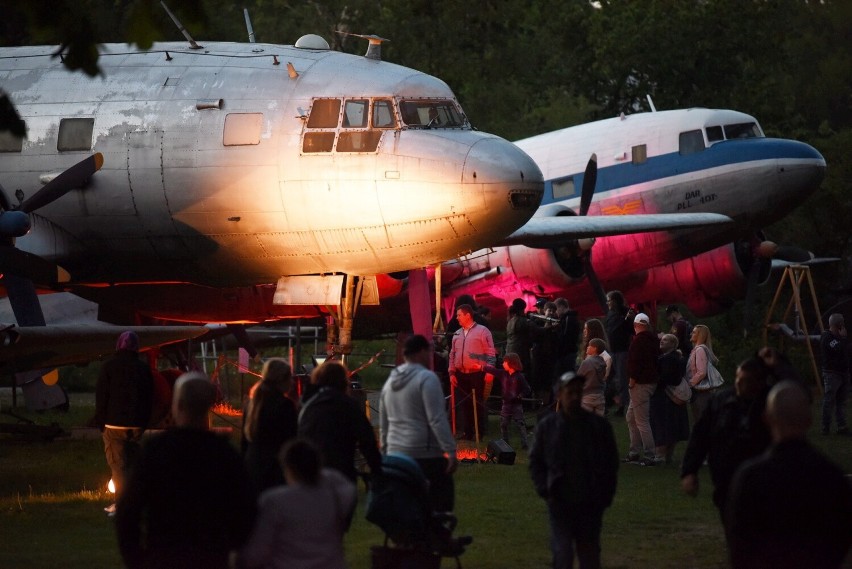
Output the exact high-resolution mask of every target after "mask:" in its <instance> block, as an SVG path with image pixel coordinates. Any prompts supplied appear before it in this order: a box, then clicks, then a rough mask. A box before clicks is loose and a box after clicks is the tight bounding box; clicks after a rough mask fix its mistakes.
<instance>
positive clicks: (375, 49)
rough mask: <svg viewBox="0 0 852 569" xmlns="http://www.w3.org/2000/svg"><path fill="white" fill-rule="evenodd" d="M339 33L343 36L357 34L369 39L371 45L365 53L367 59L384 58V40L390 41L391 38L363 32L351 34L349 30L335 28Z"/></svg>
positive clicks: (379, 59)
mask: <svg viewBox="0 0 852 569" xmlns="http://www.w3.org/2000/svg"><path fill="white" fill-rule="evenodd" d="M335 32H337V33H338V34H340V35H342V36H355V37H356V38H361V39H365V40H368V41H369V42H370V45H368V46H367V53H365V54H364V57H366V58H367V59H375V60H376V61H381V60H382V42H383V41H390V40H389V39H385V38H380V37H379V36H377V35H373V34H371V35H369V36H367V35H363V34H350V33H349V32H341V31H340V30H335Z"/></svg>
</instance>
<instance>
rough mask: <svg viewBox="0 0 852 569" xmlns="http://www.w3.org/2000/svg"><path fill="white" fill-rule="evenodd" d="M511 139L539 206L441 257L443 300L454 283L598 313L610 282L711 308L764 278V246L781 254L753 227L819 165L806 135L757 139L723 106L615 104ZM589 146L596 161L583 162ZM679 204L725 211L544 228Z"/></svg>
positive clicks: (646, 299)
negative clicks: (685, 221)
mask: <svg viewBox="0 0 852 569" xmlns="http://www.w3.org/2000/svg"><path fill="white" fill-rule="evenodd" d="M516 144H517V145H518V146H520V147H521V148H522V149H523V150H525V151H526V152H527V153H528V154H529V155H530V156H532V158H533V159H534V160H535V161H536V163H537V164H538V165H539V167H541V169H542V172H543V173H544V178H545V196H544V199H543V201H542V206H541V207H540V208H539V209H538V211H537V212H536V215H535V217H533V219H532V220H531V221H530V222H528V223H527V224H526V225H525V226H524V227H522V228H521V229H519V230H518V231H516V232H515V233H514V234H513V235H511V236H509V237H508V238H507V239H504V240H503V244H505V245H506V246H503V247H494V248H488V249H483V250H479V251H476V252H474V253H471V254H470V255H465V256H463V257H461V258H459V259H458V260H455V261H451V262H448V263H444V265H443V269H442V280H443V282H444V306H445V307H446V309H447V310H448V311H449V310H451V308H452V304H453V302H454V299H455V298H456V297H458V296H460V295H463V294H468V295H472V296H473V297H474V298H475V299H476V301H477V303H481V304H484V305H486V306H489V307H490V308H492V309H493V310H495V311H496V312H495V313H496V314H505V310H506V306H508V305H509V304H510V303H511V301H512V300H513V299H514V298H525V299H526V300H527V302H528V305H530V306H532V305H533V303H534V302H535V299H536V298H541V297H549V298H556V297H560V296H561V297H565V298H567V299H569V301H570V303H571V306H572V308H574V309H576V310H578V311H579V312H580V314H581V315H583V316H587V317H589V316H597V315H601V314H604V313H605V312H606V308H605V301H604V291H605V290H606V291H609V290H621V291H622V292H624V293H625V295H626V297H627V298H628V301H629V302H631V303H645V304H646V305H649V306H653V305H654V304H655V303H657V302H666V303H669V302H677V303H683V304H686V305H687V306H688V307H689V309H690V310H691V311H692V312H693V313H694V314H696V315H697V316H704V315H710V314H715V313H718V312H720V311H722V310H724V309H726V308H727V307H728V306H730V303H731V302H732V301H733V300H736V299H741V298H743V296H744V294H745V293H746V291H747V290H748V289H749V288H750V286H754V285H756V284H757V283H758V282H762V281H764V280H765V279H766V278H768V276H769V272H770V269H771V266H772V260H773V259H772V258H773V256H776V257H780V256H781V254H782V253H781V252H780V251H778V248H777V247H776V246H775V244H773V243H771V242H769V241H767V240H766V239H765V237H764V235H763V233H762V232H761V228H762V227H765V226H767V225H769V224H771V223H773V222H776V221H778V220H780V219H782V218H783V217H784V216H785V215H787V214H788V213H789V212H790V211H791V210H793V209H794V208H795V207H796V206H797V205H799V204H801V203H802V202H803V201H804V200H805V199H806V198H807V197H808V196H810V195H811V194H812V193H813V192H814V191H816V190H817V188H819V185H820V183H821V181H822V179H823V177H824V174H825V168H826V164H825V160H824V159H823V157H822V156H821V155H820V153H819V152H818V151H817V150H815V149H814V148H812V147H811V146H809V145H807V144H804V143H801V142H798V141H794V140H783V139H776V138H767V137H765V136H764V132H763V129H762V128H761V127H760V125H759V124H758V122H757V120H756V119H755V118H754V117H752V116H749V115H747V114H744V113H740V112H736V111H730V110H713V109H702V108H693V109H681V110H670V111H660V112H650V113H638V114H634V115H629V116H624V115H622V116H620V117H617V118H612V119H607V120H602V121H597V122H593V123H589V124H584V125H580V126H575V127H571V128H566V129H563V130H559V131H555V132H551V133H547V134H542V135H540V136H535V137H532V138H528V139H525V140H521V141H518V142H516ZM590 153H595V154H596V157H597V160H596V163H595V162H594V161H593V162H590V163H589V164H588V165H586V159H587V157H588V156H589V154H590ZM584 165H585V166H586V167H585V170H584ZM581 188H582V191H580V189H581ZM679 212H708V213H709V212H715V213H718V214H722V215H726V216H728V217H729V218H731V219H732V220H733V223H731V224H728V225H720V226H703V227H700V228H698V229H689V230H685V229H673V230H668V231H657V232H653V233H633V234H630V235H613V234H611V233H606V232H600V233H597V235H600V236H601V237H599V238H598V239H596V240H592V239H564V235H562V234H560V233H559V231H558V229H554V231H552V232H551V234H550V235H551V236H550V237H548V235H547V231H546V230H545V229H544V228H546V227H547V226H548V224H554V227H555V228H558V226H559V225H560V224H563V223H564V221H563V220H564V217H570V218H572V219H574V218H575V217H580V218H582V220H583V221H579V220H578V224H582V223H587V224H589V230H590V231H589V236H593V235H595V234H594V233H593V232H592V229H593V224H594V223H599V222H605V221H606V220H607V219H611V218H612V217H613V216H628V217H630V216H633V215H634V214H659V215H662V216H665V215H670V214H675V213H679ZM776 251H778V253H777V255H776ZM592 252H594V255H592ZM776 260H777V259H776ZM796 260H797V261H804V260H805V259H804V258H802V259H796Z"/></svg>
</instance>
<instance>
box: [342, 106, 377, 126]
mask: <svg viewBox="0 0 852 569" xmlns="http://www.w3.org/2000/svg"><path fill="white" fill-rule="evenodd" d="M369 105H370V102H369V101H365V100H349V101H346V105H345V106H344V107H343V125H342V126H343V128H367V112H368V109H369Z"/></svg>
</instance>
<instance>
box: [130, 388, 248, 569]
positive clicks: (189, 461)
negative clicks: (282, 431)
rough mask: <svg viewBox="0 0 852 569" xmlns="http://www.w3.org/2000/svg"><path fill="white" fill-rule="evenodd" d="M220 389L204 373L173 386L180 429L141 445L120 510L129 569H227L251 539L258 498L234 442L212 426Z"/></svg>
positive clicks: (173, 407)
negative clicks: (232, 556)
mask: <svg viewBox="0 0 852 569" xmlns="http://www.w3.org/2000/svg"><path fill="white" fill-rule="evenodd" d="M215 399H216V390H215V388H214V387H213V384H212V383H210V380H209V379H207V377H206V376H205V375H204V374H202V373H200V372H190V373H185V374H183V375H182V376H181V377H179V378H178V380H177V382H176V383H175V391H174V398H173V401H172V414H173V415H174V418H175V424H176V425H177V426H176V428H174V429H170V430H168V431H166V432H164V433H161V434H158V435H155V436H152V437H151V438H150V439H148V440H146V441H145V443H144V444H143V445H142V451H141V452H140V454H139V460H138V462H137V463H136V464H135V465H134V467H133V469H132V471H131V473H130V477H129V479H128V482H127V489H126V491H125V493H124V494H122V496H121V497H120V498H119V500H118V504H117V507H116V516H115V521H116V533H117V536H118V546H119V551H120V552H121V556H122V558H123V559H124V563H125V566H126V567H127V568H128V569H143V568H144V569H152V568H156V569H184V568H187V567H204V568H205V569H227V568H228V567H229V555H230V552H231V551H232V550H236V549H238V548H239V547H241V546H242V545H243V544H244V543H245V542H246V540H247V539H248V536H249V532H250V531H251V529H252V525H253V523H254V517H255V512H256V505H255V495H254V491H253V489H252V488H251V484H250V482H249V480H248V475H247V474H246V472H245V470H244V468H243V462H242V460H241V459H240V456H239V453H237V451H236V449H235V448H234V447H233V445H232V444H231V443H230V442H229V441H228V440H227V439H226V438H225V437H222V436H220V435H218V434H215V433H213V432H211V431H210V430H209V429H208V412H209V411H210V408H211V407H212V406H213V403H214V402H215Z"/></svg>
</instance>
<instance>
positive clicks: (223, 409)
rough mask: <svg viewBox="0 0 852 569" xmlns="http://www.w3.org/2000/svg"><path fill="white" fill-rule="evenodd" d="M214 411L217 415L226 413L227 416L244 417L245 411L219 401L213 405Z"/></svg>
mask: <svg viewBox="0 0 852 569" xmlns="http://www.w3.org/2000/svg"><path fill="white" fill-rule="evenodd" d="M213 412H214V413H216V414H217V415H225V416H226V417H242V415H243V412H242V411H240V410H239V409H236V408H234V407H232V406H231V405H229V404H228V403H217V404H216V405H214V406H213Z"/></svg>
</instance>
